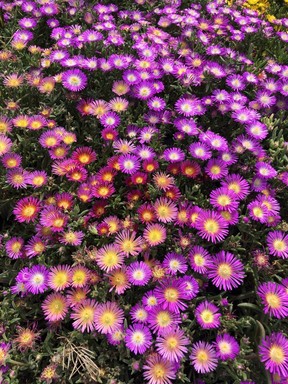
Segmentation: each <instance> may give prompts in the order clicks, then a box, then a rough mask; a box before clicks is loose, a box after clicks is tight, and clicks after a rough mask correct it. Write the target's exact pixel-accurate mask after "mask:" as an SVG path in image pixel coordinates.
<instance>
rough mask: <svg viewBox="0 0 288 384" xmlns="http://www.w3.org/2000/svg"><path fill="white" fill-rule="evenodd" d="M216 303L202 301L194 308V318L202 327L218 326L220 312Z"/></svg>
mask: <svg viewBox="0 0 288 384" xmlns="http://www.w3.org/2000/svg"><path fill="white" fill-rule="evenodd" d="M218 311H219V308H218V307H216V305H214V304H212V303H209V301H204V302H203V303H200V304H199V305H198V306H197V307H196V309H195V314H194V315H195V318H196V320H197V322H198V323H199V324H200V327H201V328H202V329H211V328H218V327H219V325H220V318H221V314H220V313H219V312H218Z"/></svg>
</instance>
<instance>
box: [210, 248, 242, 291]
mask: <svg viewBox="0 0 288 384" xmlns="http://www.w3.org/2000/svg"><path fill="white" fill-rule="evenodd" d="M244 276H245V274H244V266H243V264H242V263H241V261H240V260H238V259H237V258H236V257H235V256H234V255H233V254H232V253H230V252H225V251H221V252H219V253H217V254H216V255H215V256H214V257H213V258H212V263H211V265H209V270H208V277H209V279H211V280H212V283H213V284H214V285H215V286H216V287H217V288H219V289H224V290H227V291H228V290H231V289H233V288H236V287H238V286H239V285H241V284H242V282H243V279H244Z"/></svg>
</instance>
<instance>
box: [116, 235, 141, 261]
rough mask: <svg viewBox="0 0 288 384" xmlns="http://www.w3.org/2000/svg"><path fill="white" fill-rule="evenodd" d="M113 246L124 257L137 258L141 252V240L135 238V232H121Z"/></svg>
mask: <svg viewBox="0 0 288 384" xmlns="http://www.w3.org/2000/svg"><path fill="white" fill-rule="evenodd" d="M115 244H116V245H118V247H119V251H120V252H121V253H123V255H124V256H129V255H131V256H137V255H138V254H139V253H140V252H141V251H142V245H143V239H142V238H141V237H137V238H136V232H132V233H131V232H130V231H129V230H124V231H121V232H120V233H119V234H117V236H116V238H115Z"/></svg>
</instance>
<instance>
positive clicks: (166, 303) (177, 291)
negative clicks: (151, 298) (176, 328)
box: [155, 278, 187, 313]
mask: <svg viewBox="0 0 288 384" xmlns="http://www.w3.org/2000/svg"><path fill="white" fill-rule="evenodd" d="M185 289H186V286H185V284H184V282H183V281H182V280H181V279H173V280H172V279H169V278H168V279H163V280H162V281H160V283H159V286H158V287H156V288H155V296H156V298H157V300H158V303H159V305H161V306H162V307H163V309H166V308H167V309H169V310H171V311H172V312H175V313H180V311H183V310H184V309H185V308H186V307H187V304H186V303H185V302H184V300H186V296H185Z"/></svg>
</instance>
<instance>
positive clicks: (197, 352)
mask: <svg viewBox="0 0 288 384" xmlns="http://www.w3.org/2000/svg"><path fill="white" fill-rule="evenodd" d="M190 360H191V364H192V366H193V367H194V369H195V371H197V372H199V373H208V372H212V371H214V370H215V369H216V367H217V364H218V359H217V356H216V351H215V349H214V347H213V346H212V345H211V344H209V343H206V342H205V341H198V342H197V343H194V344H192V351H191V354H190Z"/></svg>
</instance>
